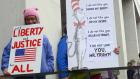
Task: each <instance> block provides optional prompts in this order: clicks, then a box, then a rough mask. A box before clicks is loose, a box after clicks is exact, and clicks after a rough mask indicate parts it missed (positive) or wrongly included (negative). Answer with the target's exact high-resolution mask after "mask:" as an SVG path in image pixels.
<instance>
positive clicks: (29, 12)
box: [23, 8, 39, 17]
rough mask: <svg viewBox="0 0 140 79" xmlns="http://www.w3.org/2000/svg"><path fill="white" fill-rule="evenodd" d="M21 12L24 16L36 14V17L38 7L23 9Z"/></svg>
mask: <svg viewBox="0 0 140 79" xmlns="http://www.w3.org/2000/svg"><path fill="white" fill-rule="evenodd" d="M23 14H24V17H26V16H36V17H39V15H38V9H37V8H28V9H25V10H24V13H23Z"/></svg>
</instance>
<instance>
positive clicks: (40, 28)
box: [38, 27, 43, 35]
mask: <svg viewBox="0 0 140 79" xmlns="http://www.w3.org/2000/svg"><path fill="white" fill-rule="evenodd" d="M42 30H43V27H41V28H40V31H39V33H38V35H40V34H41V32H42Z"/></svg>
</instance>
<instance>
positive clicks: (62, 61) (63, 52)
mask: <svg viewBox="0 0 140 79" xmlns="http://www.w3.org/2000/svg"><path fill="white" fill-rule="evenodd" d="M57 69H58V71H67V70H68V59H67V43H66V38H65V37H64V38H63V37H62V38H61V40H60V42H59V44H58V51H57ZM68 75H69V74H68V72H64V73H60V74H59V78H60V79H62V78H65V77H68Z"/></svg>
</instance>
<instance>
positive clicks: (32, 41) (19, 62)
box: [8, 24, 44, 75]
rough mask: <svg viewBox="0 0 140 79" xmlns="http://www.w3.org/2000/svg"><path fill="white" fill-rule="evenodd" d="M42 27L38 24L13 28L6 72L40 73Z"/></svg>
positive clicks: (13, 73)
mask: <svg viewBox="0 0 140 79" xmlns="http://www.w3.org/2000/svg"><path fill="white" fill-rule="evenodd" d="M43 34H44V27H43V26H42V25H39V24H35V25H25V26H16V27H14V28H13V33H12V44H11V52H10V60H9V67H8V72H10V74H12V75H15V74H30V73H40V67H41V57H42V43H43Z"/></svg>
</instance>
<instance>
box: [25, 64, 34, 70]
mask: <svg viewBox="0 0 140 79" xmlns="http://www.w3.org/2000/svg"><path fill="white" fill-rule="evenodd" d="M26 70H27V72H33V70H32V69H29V64H27V69H26Z"/></svg>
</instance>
